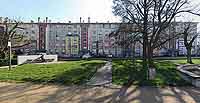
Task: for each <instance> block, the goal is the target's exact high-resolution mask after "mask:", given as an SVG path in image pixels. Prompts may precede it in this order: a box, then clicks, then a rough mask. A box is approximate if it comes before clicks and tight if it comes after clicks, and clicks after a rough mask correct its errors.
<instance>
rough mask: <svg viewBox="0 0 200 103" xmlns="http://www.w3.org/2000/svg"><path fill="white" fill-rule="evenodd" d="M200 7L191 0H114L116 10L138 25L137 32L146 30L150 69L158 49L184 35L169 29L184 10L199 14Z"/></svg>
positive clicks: (144, 37) (145, 59)
mask: <svg viewBox="0 0 200 103" xmlns="http://www.w3.org/2000/svg"><path fill="white" fill-rule="evenodd" d="M197 11H198V10H196V8H193V7H191V6H190V2H189V1H188V0H113V13H114V14H115V15H116V16H120V17H121V18H123V19H124V21H125V22H127V23H132V24H134V25H135V26H137V28H139V29H138V30H137V31H135V32H136V33H137V32H139V33H141V34H142V45H143V68H144V69H147V70H148V68H149V67H154V66H153V65H152V64H153V60H152V58H153V51H154V49H156V48H158V47H160V46H162V45H163V44H165V43H166V42H167V41H169V40H171V39H173V38H176V37H177V36H179V35H180V34H179V33H178V34H175V35H174V36H168V35H170V34H167V33H165V31H167V29H168V27H169V26H170V25H171V24H172V22H173V20H174V19H175V17H176V16H179V15H181V14H183V13H190V14H195V15H199V14H198V13H197ZM147 77H148V74H147ZM147 79H148V78H147Z"/></svg>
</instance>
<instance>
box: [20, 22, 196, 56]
mask: <svg viewBox="0 0 200 103" xmlns="http://www.w3.org/2000/svg"><path fill="white" fill-rule="evenodd" d="M119 25H120V24H119V23H24V24H21V26H22V27H24V28H26V29H24V30H18V31H17V32H18V33H21V34H23V35H25V36H27V38H30V39H31V40H32V41H33V42H34V43H35V44H34V43H33V44H32V46H29V47H27V49H28V48H32V50H35V49H37V50H39V49H45V50H47V53H49V54H59V55H68V56H69V55H72V56H73V55H74V54H77V52H78V53H79V54H80V53H81V51H82V50H83V49H86V50H89V51H90V52H92V53H94V54H97V49H98V53H99V54H106V55H107V54H113V56H117V57H119V56H123V55H125V56H129V55H130V54H131V53H133V51H132V47H128V49H124V48H123V47H121V46H119V45H116V44H115V39H114V38H111V37H109V34H110V33H111V32H112V31H115V30H116V29H117V28H118V27H119ZM192 26H193V28H194V29H193V30H192V34H191V35H193V34H195V33H196V32H197V23H193V24H192ZM182 30H183V23H175V24H173V25H172V26H171V27H169V29H168V30H167V31H166V32H168V33H169V34H170V35H174V33H177V32H180V31H182ZM69 35H70V36H69ZM69 39H70V40H71V41H69ZM177 40H178V41H179V43H178V42H177ZM73 41H75V42H73ZM69 43H70V46H69V47H70V48H72V49H70V50H71V51H69V48H67V47H68V46H67V45H69ZM77 43H78V44H79V45H77ZM74 45H76V46H75V47H76V48H75V49H74V48H73V46H74ZM165 47H166V48H167V49H177V50H179V53H180V54H185V49H182V48H183V47H184V45H182V44H181V38H179V39H177V38H175V39H172V40H170V41H169V42H167V43H166V44H165ZM196 48H197V40H195V43H194V50H193V53H195V51H196V50H197V49H196ZM167 49H163V50H161V49H160V50H155V53H157V55H158V56H162V53H161V52H160V51H162V52H166V51H167ZM77 50H78V51H77ZM135 54H136V56H142V45H141V44H140V43H136V45H135Z"/></svg>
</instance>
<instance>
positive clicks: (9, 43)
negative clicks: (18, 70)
mask: <svg viewBox="0 0 200 103" xmlns="http://www.w3.org/2000/svg"><path fill="white" fill-rule="evenodd" d="M8 47H9V69H8V70H11V68H12V67H11V65H12V63H11V62H12V61H11V54H12V51H11V40H9V41H8Z"/></svg>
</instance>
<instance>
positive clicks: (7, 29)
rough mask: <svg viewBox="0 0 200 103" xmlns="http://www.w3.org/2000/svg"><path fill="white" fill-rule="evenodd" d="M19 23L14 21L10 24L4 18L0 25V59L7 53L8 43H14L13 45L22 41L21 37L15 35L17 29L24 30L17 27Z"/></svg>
mask: <svg viewBox="0 0 200 103" xmlns="http://www.w3.org/2000/svg"><path fill="white" fill-rule="evenodd" d="M19 24H20V22H17V21H14V23H11V22H10V20H8V18H6V19H5V20H4V21H3V23H1V28H2V31H1V32H0V41H1V42H0V57H1V58H5V56H6V55H5V54H7V52H8V41H15V43H17V42H19V41H21V40H22V39H23V35H21V34H18V33H17V29H24V28H22V27H20V26H19Z"/></svg>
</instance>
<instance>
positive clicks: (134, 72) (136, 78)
mask: <svg viewBox="0 0 200 103" xmlns="http://www.w3.org/2000/svg"><path fill="white" fill-rule="evenodd" d="M154 64H155V67H156V77H155V79H153V80H146V75H145V74H146V70H143V68H142V62H141V61H139V62H138V61H137V62H133V61H131V60H121V61H120V60H118V61H114V62H113V82H114V83H115V84H120V85H124V84H128V83H129V82H130V81H132V82H133V84H136V85H140V86H189V85H190V84H189V83H188V82H185V81H184V80H183V79H182V78H181V77H180V76H179V73H178V71H177V70H176V65H175V64H174V63H173V62H170V61H155V62H154Z"/></svg>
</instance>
